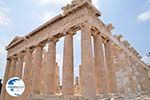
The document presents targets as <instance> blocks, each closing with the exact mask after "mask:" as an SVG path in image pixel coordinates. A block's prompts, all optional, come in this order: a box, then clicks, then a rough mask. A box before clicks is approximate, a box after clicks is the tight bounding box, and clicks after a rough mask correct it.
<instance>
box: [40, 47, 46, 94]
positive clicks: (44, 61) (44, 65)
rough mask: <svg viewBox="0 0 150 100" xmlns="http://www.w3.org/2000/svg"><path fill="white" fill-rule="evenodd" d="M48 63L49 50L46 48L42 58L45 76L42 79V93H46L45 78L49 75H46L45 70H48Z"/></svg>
mask: <svg viewBox="0 0 150 100" xmlns="http://www.w3.org/2000/svg"><path fill="white" fill-rule="evenodd" d="M46 64H47V51H46V50H45V49H44V51H43V59H42V66H43V67H42V68H41V76H43V78H42V79H41V83H42V86H41V94H45V80H46V79H47V77H46V76H45V71H46Z"/></svg>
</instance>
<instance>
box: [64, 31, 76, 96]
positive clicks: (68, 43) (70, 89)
mask: <svg viewBox="0 0 150 100" xmlns="http://www.w3.org/2000/svg"><path fill="white" fill-rule="evenodd" d="M73 83H74V73H73V36H72V34H67V35H66V36H65V40H64V57H63V75H62V94H63V95H73V94H74V85H73Z"/></svg>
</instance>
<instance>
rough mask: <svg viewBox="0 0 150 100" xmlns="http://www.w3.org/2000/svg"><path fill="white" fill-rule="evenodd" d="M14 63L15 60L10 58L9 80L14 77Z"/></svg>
mask: <svg viewBox="0 0 150 100" xmlns="http://www.w3.org/2000/svg"><path fill="white" fill-rule="evenodd" d="M16 62H17V58H16V57H12V58H11V64H10V70H9V78H11V77H15V70H16Z"/></svg>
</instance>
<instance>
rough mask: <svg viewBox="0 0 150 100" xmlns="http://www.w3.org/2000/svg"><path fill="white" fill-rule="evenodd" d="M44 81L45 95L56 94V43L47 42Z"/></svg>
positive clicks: (53, 41) (52, 41)
mask: <svg viewBox="0 0 150 100" xmlns="http://www.w3.org/2000/svg"><path fill="white" fill-rule="evenodd" d="M45 73H46V77H45V78H46V79H45V93H46V94H47V95H49V94H55V93H56V88H57V87H56V80H55V76H56V41H55V40H53V39H51V40H49V45H48V53H47V64H46V72H45Z"/></svg>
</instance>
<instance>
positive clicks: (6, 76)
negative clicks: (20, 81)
mask: <svg viewBox="0 0 150 100" xmlns="http://www.w3.org/2000/svg"><path fill="white" fill-rule="evenodd" d="M10 64H11V60H10V59H7V63H6V69H5V74H4V79H3V86H2V91H1V99H2V100H5V96H6V88H5V84H6V82H7V80H8V75H9V70H10Z"/></svg>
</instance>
